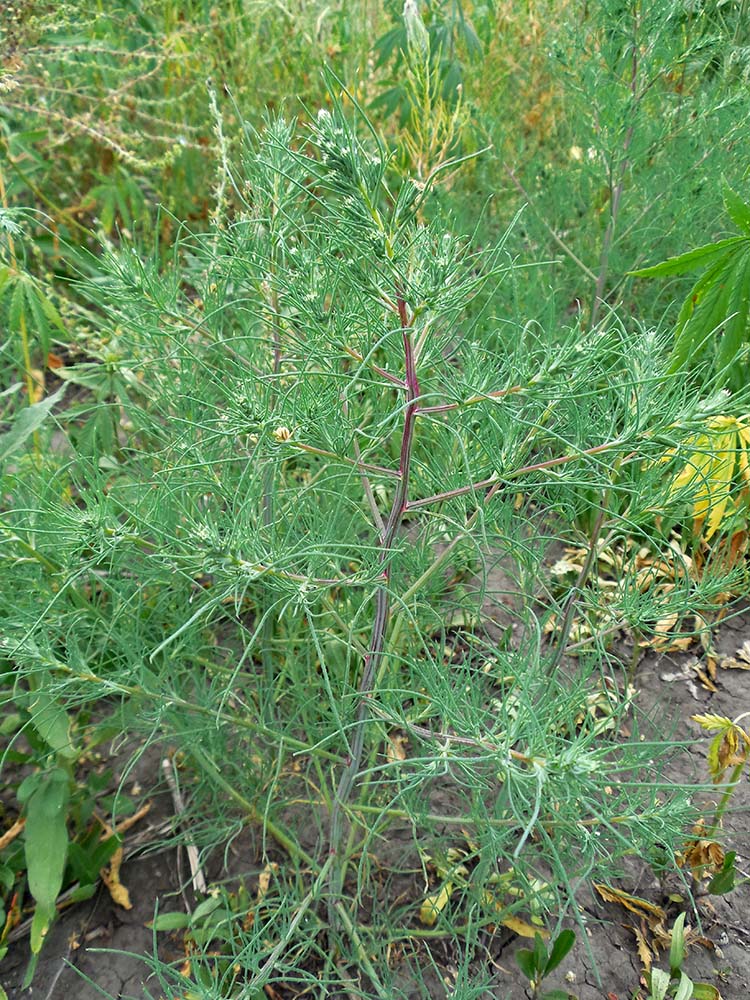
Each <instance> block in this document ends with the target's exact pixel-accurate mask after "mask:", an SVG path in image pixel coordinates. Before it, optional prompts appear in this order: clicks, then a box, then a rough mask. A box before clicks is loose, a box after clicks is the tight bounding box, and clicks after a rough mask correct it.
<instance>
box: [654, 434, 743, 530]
mask: <svg viewBox="0 0 750 1000" xmlns="http://www.w3.org/2000/svg"><path fill="white" fill-rule="evenodd" d="M747 420H748V418H747V417H745V418H739V417H723V416H719V417H711V418H709V419H708V420H707V421H706V430H705V431H703V432H701V433H698V434H694V435H693V436H692V437H690V438H689V439H688V442H687V445H688V448H689V457H688V458H687V460H686V462H685V464H684V466H683V468H682V469H681V471H680V472H678V474H677V475H676V476H675V477H674V479H673V480H672V482H671V483H670V484H669V493H668V496H669V497H670V498H672V497H674V496H676V495H677V494H679V493H680V492H681V491H683V490H691V491H692V490H695V493H694V496H693V518H694V520H695V529H696V534H701V533H702V534H703V536H704V538H706V539H709V538H711V536H712V535H715V534H716V532H717V531H718V530H719V528H720V527H721V526H722V524H723V523H724V522H725V521H726V520H727V519H728V518H729V517H730V516H731V515H732V514H734V513H735V512H736V511H737V510H738V508H739V505H740V503H741V502H745V503H746V502H747V491H748V488H749V487H750V461H749V460H748V449H750V425H748V422H747ZM675 454H676V450H675V449H671V450H670V451H669V452H668V453H667V454H666V455H665V456H664V461H667V460H668V459H670V458H672V457H673V456H674V455H675ZM736 478H738V479H739V480H740V481H741V483H742V486H741V490H740V497H741V499H740V497H738V496H735V495H733V494H734V493H736V490H733V485H734V483H735V481H736Z"/></svg>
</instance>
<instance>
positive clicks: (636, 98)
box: [589, 10, 643, 329]
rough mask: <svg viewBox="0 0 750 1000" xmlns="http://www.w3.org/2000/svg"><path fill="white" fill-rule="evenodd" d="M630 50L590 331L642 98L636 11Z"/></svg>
mask: <svg viewBox="0 0 750 1000" xmlns="http://www.w3.org/2000/svg"><path fill="white" fill-rule="evenodd" d="M631 47H632V52H631V64H630V93H631V100H632V105H633V120H631V122H630V125H629V126H628V130H627V132H626V133H625V139H624V140H623V144H622V159H621V160H620V165H619V173H618V179H617V182H616V183H614V176H613V174H614V171H612V172H611V173H610V202H609V206H610V207H609V221H608V222H607V229H606V231H605V233H604V240H603V242H602V252H601V255H600V257H599V273H598V275H597V278H596V291H595V292H594V302H593V304H592V306H591V319H590V320H589V328H590V329H593V328H594V327H595V326H596V322H597V320H598V319H599V312H600V310H601V307H602V306H603V305H604V287H605V285H606V283H607V274H608V272H609V255H610V253H611V250H612V243H613V241H614V236H615V226H616V225H617V216H618V215H619V212H620V201H621V200H622V192H623V189H624V187H625V175H626V174H627V172H628V167H629V166H630V161H629V160H628V150H629V149H630V144H631V142H632V141H633V135H634V134H635V120H634V119H635V115H636V114H637V113H638V105H639V103H640V99H641V97H642V96H643V95H642V94H641V95H639V94H638V12H637V10H635V11H634V13H633V38H632V42H631Z"/></svg>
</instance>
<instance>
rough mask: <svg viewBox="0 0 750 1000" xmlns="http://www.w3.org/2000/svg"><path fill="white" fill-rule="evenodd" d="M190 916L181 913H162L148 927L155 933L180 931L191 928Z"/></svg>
mask: <svg viewBox="0 0 750 1000" xmlns="http://www.w3.org/2000/svg"><path fill="white" fill-rule="evenodd" d="M190 919H191V918H190V914H189V913H180V912H179V911H177V912H175V913H160V914H159V915H158V916H157V917H155V918H154V919H153V920H152V921H150V923H148V924H147V925H146V926H147V927H151V928H152V930H155V931H180V930H183V929H184V928H185V927H189V926H190Z"/></svg>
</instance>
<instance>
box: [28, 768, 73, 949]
mask: <svg viewBox="0 0 750 1000" xmlns="http://www.w3.org/2000/svg"><path fill="white" fill-rule="evenodd" d="M69 794H70V779H69V777H68V775H67V772H65V771H64V770H63V769H62V768H59V767H56V768H54V769H53V770H52V771H49V772H48V773H47V774H45V775H43V776H42V778H41V780H40V781H39V783H38V784H37V786H36V787H35V788H34V790H33V792H32V793H31V795H30V796H29V798H28V801H27V802H26V826H25V828H24V849H25V854H26V870H27V873H28V880H29V891H30V892H31V895H32V896H33V897H34V901H35V903H36V909H35V911H34V920H33V922H32V928H31V950H32V952H34V953H35V954H36V953H37V952H38V951H39V949H40V948H41V946H42V943H43V941H44V936H45V934H46V933H47V930H48V928H49V925H50V923H51V922H52V920H53V918H54V916H55V912H56V911H55V901H56V900H57V897H58V895H59V893H60V889H61V888H62V880H63V872H64V870H65V857H66V854H67V850H68V828H67V824H66V811H65V807H66V805H67V803H68V797H69Z"/></svg>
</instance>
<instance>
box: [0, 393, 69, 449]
mask: <svg viewBox="0 0 750 1000" xmlns="http://www.w3.org/2000/svg"><path fill="white" fill-rule="evenodd" d="M65 389H66V386H65V384H64V383H63V385H61V386H60V388H59V389H58V390H57V392H53V393H52V395H51V396H47V397H46V399H43V400H42V401H41V402H39V403H34V405H33V406H27V407H26V409H24V410H22V411H21V412H20V413H19V414H18V416H17V417H16V419H15V422H14V424H13V426H12V427H11V429H10V430H9V431H8V432H7V433H5V434H0V462H3V461H5V459H6V458H8V456H9V455H12V454H14V452H16V451H18V449H19V448H20V447H21V445H22V444H23V443H24V441H26V439H27V438H29V437H31V435H32V434H33V433H34V431H36V430H38V429H39V427H41V425H42V424H43V423H44V421H45V420H46V419H47V417H48V416H49V414H50V412H51V410H52V408H53V407H54V406H55V404H56V403H58V402H59V401H60V400H61V399H62V397H63V395H64V393H65Z"/></svg>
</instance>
